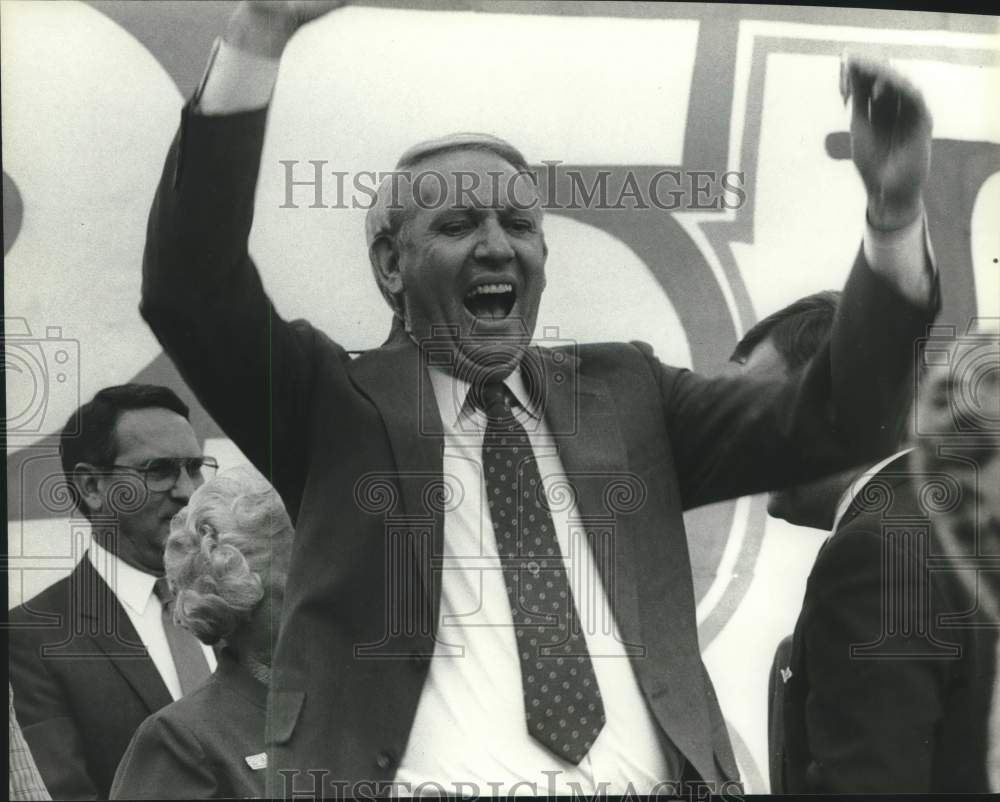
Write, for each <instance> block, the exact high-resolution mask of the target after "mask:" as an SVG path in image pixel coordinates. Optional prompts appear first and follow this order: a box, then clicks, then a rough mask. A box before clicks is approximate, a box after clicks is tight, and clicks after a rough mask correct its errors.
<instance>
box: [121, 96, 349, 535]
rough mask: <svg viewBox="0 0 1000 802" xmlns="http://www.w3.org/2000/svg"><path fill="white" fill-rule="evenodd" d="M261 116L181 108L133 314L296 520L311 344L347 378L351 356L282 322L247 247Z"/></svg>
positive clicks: (313, 358)
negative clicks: (139, 298)
mask: <svg viewBox="0 0 1000 802" xmlns="http://www.w3.org/2000/svg"><path fill="white" fill-rule="evenodd" d="M266 119H267V111H266V109H265V110H260V111H253V112H244V113H238V114H230V115H222V116H205V115H200V114H196V113H194V112H193V111H192V110H191V109H190V108H189V107H187V108H185V109H184V111H183V112H182V117H181V126H180V130H179V132H178V134H177V136H176V137H175V139H174V141H173V144H172V145H171V147H170V151H169V153H168V155H167V159H166V164H165V166H164V170H163V174H162V177H161V179H160V184H159V187H158V188H157V191H156V196H155V199H154V201H153V205H152V209H151V211H150V216H149V225H148V229H147V238H146V249H145V254H144V259H143V281H142V303H141V305H140V311H141V313H142V316H143V317H144V318H145V320H146V321H147V323H148V324H149V325H150V327H151V328H152V330H153V332H154V333H155V334H156V336H157V338H158V339H159V341H160V343H161V344H162V345H163V348H164V350H165V351H166V353H167V354H168V355H169V356H170V358H171V359H172V360H173V361H174V363H175V364H176V365H177V367H178V369H179V371H180V373H181V375H182V376H183V377H184V380H185V381H186V382H187V383H188V384H189V385H190V387H191V388H192V389H193V390H194V392H195V394H196V395H197V396H198V398H199V400H200V401H201V402H202V404H204V406H205V408H206V409H207V410H208V412H209V414H211V415H212V417H213V418H214V419H215V420H216V421H217V422H218V423H219V425H220V426H221V427H222V429H223V430H224V431H225V432H226V434H227V435H229V437H231V438H232V439H233V440H234V442H235V443H236V444H237V445H238V446H239V447H240V448H241V449H242V451H243V453H244V454H246V455H247V457H248V458H249V459H250V460H251V461H252V462H253V463H254V464H255V465H256V466H257V467H258V469H260V470H261V472H262V473H264V475H265V476H268V477H269V478H270V479H271V481H272V482H273V483H274V484H275V486H276V487H277V488H278V490H279V491H280V492H281V494H282V496H284V498H285V502H286V505H288V506H289V511H290V512H291V513H292V515H293V516H294V509H295V506H296V503H297V499H298V495H299V493H300V492H301V485H302V481H303V478H302V476H303V471H304V467H305V464H306V462H307V459H306V449H307V445H308V443H307V438H306V437H305V431H306V426H307V411H308V405H309V400H310V395H311V391H312V388H313V385H314V382H315V374H316V366H317V363H318V362H319V361H320V360H319V359H318V358H317V357H318V352H319V350H320V348H321V347H322V349H323V351H324V353H323V357H324V368H326V365H327V363H329V365H330V367H329V368H328V369H331V370H334V371H338V370H339V371H342V372H344V373H345V381H346V370H345V366H346V364H347V362H348V360H349V358H348V356H347V354H346V353H345V352H344V351H343V349H340V348H339V347H338V346H335V345H334V344H333V343H331V342H330V341H329V340H328V339H327V338H325V337H323V336H322V335H321V334H319V333H318V332H316V330H315V329H313V328H312V327H311V326H310V325H309V324H307V323H305V322H304V321H297V322H293V323H289V322H287V321H285V320H283V319H282V318H281V316H280V315H279V314H278V313H277V311H276V310H275V309H274V307H273V305H272V303H271V301H270V299H269V298H268V296H267V293H266V292H265V289H264V286H263V284H262V282H261V279H260V276H259V274H258V272H257V269H256V266H255V265H254V262H253V260H252V259H251V257H250V255H249V252H248V244H247V243H248V239H249V236H250V230H251V227H252V223H253V209H254V194H255V190H256V184H257V174H258V170H259V166H260V157H261V149H262V146H263V139H264V130H265V124H266ZM321 344H322V345H321ZM331 354H332V356H331Z"/></svg>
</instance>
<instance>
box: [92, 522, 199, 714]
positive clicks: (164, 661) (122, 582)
mask: <svg viewBox="0 0 1000 802" xmlns="http://www.w3.org/2000/svg"><path fill="white" fill-rule="evenodd" d="M87 559H89V560H90V564H91V565H93V566H94V570H95V571H97V573H98V574H99V575H100V577H101V579H103V580H104V581H105V582H106V583H107V584H108V587H110V588H111V592H112V593H114V594H115V598H117V599H118V601H119V602H121V605H122V607H124V608H125V614H126V615H128V620H129V621H131V622H132V626H134V627H135V631H136V632H137V633H138V635H139V639H140V640H141V641H142V642H143V645H145V647H146V650H147V651H148V652H149V656H150V658H151V659H152V661H153V665H155V666H156V670H157V671H159V672H160V676H161V677H162V678H163V682H164V684H165V685H166V686H167V690H168V691H170V695H171V697H173V698H174V699H175V700H176V699H180V698H181V695H182V694H181V683H180V680H179V679H178V678H177V669H176V668H175V667H174V658H173V655H171V654H170V644H169V643H168V642H167V635H166V633H165V632H164V631H163V619H162V618H161V615H162V613H161V610H162V607H161V605H160V600H159V599H158V598H156V594H155V593H153V584H154V583H155V582H156V577H155V576H153V575H152V574H147V573H146V572H145V571H140V570H139V569H138V568H136V567H134V566H132V565H129V564H128V563H127V562H125V561H124V560H122V559H121V558H120V557H118V556H117V555H115V554H112V553H111V552H109V551H108V550H107V549H105V548H103V547H101V546H100V545H99V544H98V543H97V540H96V539H93V538H92V539H91V541H90V548H89V549H87ZM201 647H202V649H203V650H204V652H205V657H206V659H207V660H208V667H209V669H210V670H211V671H215V665H216V660H215V652H213V651H212V648H211V647H210V646H205V644H201Z"/></svg>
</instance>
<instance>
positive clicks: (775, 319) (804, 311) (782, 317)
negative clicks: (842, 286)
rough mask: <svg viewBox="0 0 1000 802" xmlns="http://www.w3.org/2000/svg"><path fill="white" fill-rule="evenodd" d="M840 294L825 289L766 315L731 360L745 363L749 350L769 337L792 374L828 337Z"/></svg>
mask: <svg viewBox="0 0 1000 802" xmlns="http://www.w3.org/2000/svg"><path fill="white" fill-rule="evenodd" d="M840 295H841V294H840V293H839V292H836V291H834V290H824V291H823V292H817V293H814V294H813V295H807V296H806V297H805V298H800V299H799V300H797V301H795V302H794V303H791V304H789V305H788V306H786V307H785V308H784V309H779V310H778V311H777V312H775V313H773V314H771V315H768V316H767V317H766V318H764V319H763V320H761V321H759V322H758V323H757V324H755V325H754V326H753V327H752V328H751V329H750V331H748V332H747V333H746V334H745V335H743V339H742V340H740V341H739V343H738V344H737V345H736V349H735V350H734V351H733V355H732V356H731V357H729V359H730V361H732V362H744V361H745V360H746V358H747V357H748V356H749V355H750V352H751V351H753V350H754V349H755V348H756V347H757V346H758V345H760V344H761V343H762V342H764V340H766V339H768V338H770V339H771V342H772V343H774V349H775V350H776V351H777V352H778V354H779V355H780V356H781V358H782V359H783V360H784V361H785V364H787V365H788V372H789V373H795V372H796V371H797V370H799V369H801V368H802V367H803V366H804V365H805V364H806V363H807V362H808V361H809V360H810V359H812V358H813V356H814V355H815V353H816V351H818V350H819V347H820V346H821V345H822V344H823V341H824V340H825V339H826V338H827V337H828V336H829V334H830V330H831V329H832V328H833V319H834V318H835V317H836V315H837V305H838V304H839V303H840Z"/></svg>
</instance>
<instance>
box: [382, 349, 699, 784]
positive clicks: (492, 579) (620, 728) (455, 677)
mask: <svg viewBox="0 0 1000 802" xmlns="http://www.w3.org/2000/svg"><path fill="white" fill-rule="evenodd" d="M430 376H431V384H432V386H433V388H434V395H435V398H436V400H437V404H438V409H439V411H440V413H441V419H442V424H443V428H444V477H445V481H446V482H448V483H449V484H451V485H452V486H453V487H455V488H456V490H457V492H460V493H461V494H464V498H463V500H462V503H461V504H459V505H457V506H456V507H455V508H454V509H449V510H448V511H447V512H446V514H445V520H444V557H443V564H442V575H441V612H440V615H439V618H438V632H437V643H436V646H435V650H434V658H433V659H432V660H431V663H430V670H429V673H428V676H427V680H426V682H425V684H424V688H423V693H422V694H421V697H420V702H419V704H418V706H417V713H416V718H415V720H414V722H413V729H412V731H411V732H410V739H409V744H408V746H407V749H406V752H405V754H404V755H403V758H402V760H401V762H400V767H399V769H398V771H397V773H396V778H395V779H396V782H397V783H401V784H403V788H404V789H407V788H408V789H409V790H410V791H412V790H414V789H416V788H417V787H418V786H420V785H421V783H426V782H436V783H438V784H440V785H443V786H444V788H445V789H446V790H449V791H451V792H454V791H455V790H456V783H461V782H466V783H477V784H478V786H479V788H480V789H481V790H482V792H483V793H490V794H491V795H497V794H504V795H507V794H518V793H520V794H535V795H545V794H550V793H557V794H560V793H561V794H571V793H573V792H574V790H577V791H580V790H582V791H583V792H584V793H586V794H588V795H593V794H594V793H595V792H597V791H599V790H600V789H601V784H602V783H606V785H605V786H604V792H605V793H607V794H611V795H615V794H625V793H626V792H627V791H628V789H629V787H631V788H632V789H633V790H634V791H635V792H636V793H649V792H650V791H651V790H652V789H653V786H655V785H656V783H658V782H661V781H665V780H677V779H680V777H679V773H680V766H679V761H678V758H677V757H676V754H675V755H670V756H664V755H663V751H662V749H661V748H660V745H659V741H658V739H657V735H656V732H657V726H656V724H655V722H654V721H653V718H652V716H651V715H650V713H649V710H648V709H647V707H646V704H645V701H644V700H643V696H642V692H641V691H640V689H639V684H638V682H637V681H636V679H635V676H634V674H633V673H632V666H631V663H630V661H629V659H628V656H627V654H626V652H625V648H624V646H623V645H622V643H621V638H620V635H619V633H618V628H617V625H616V624H615V621H614V618H613V616H612V613H611V608H610V605H609V603H608V599H607V597H606V595H605V591H604V586H603V584H602V582H601V579H600V573H599V571H598V569H597V566H596V565H595V564H594V560H593V554H592V552H591V549H590V547H589V546H588V544H587V542H586V540H585V539H583V537H582V536H580V535H579V534H577V535H574V534H573V530H574V522H576V521H578V520H579V514H578V513H577V510H576V507H575V505H570V506H568V507H563V506H562V505H558V504H553V510H552V522H553V524H554V526H555V531H556V533H557V537H558V540H559V547H560V550H561V551H562V556H563V562H564V564H565V567H566V577H567V579H568V581H569V583H570V588H571V589H572V591H573V597H574V599H575V600H576V607H577V610H578V611H579V615H580V627H581V630H582V632H583V633H584V635H585V637H586V640H587V649H588V651H589V652H590V656H591V660H592V662H593V665H594V671H595V674H596V675H597V681H598V684H599V686H600V688H601V696H602V698H603V701H604V709H605V712H606V716H607V722H606V723H605V725H604V728H603V729H602V730H601V734H600V735H599V736H598V738H597V741H596V742H595V743H594V745H593V747H592V748H591V749H590V751H589V753H588V754H587V756H586V757H584V759H583V761H582V762H581V763H580V764H579V765H578V766H574V765H573V764H571V763H568V762H566V761H564V760H561V759H559V758H557V757H556V756H555V755H553V754H552V753H551V752H550V751H549V750H547V749H545V748H544V747H542V746H541V745H539V744H538V743H537V742H536V741H535V740H534V739H532V738H530V737H528V734H527V729H526V724H525V711H524V699H523V693H522V685H521V664H520V661H519V659H518V653H517V642H516V639H515V636H514V630H513V627H512V624H511V609H510V602H509V600H508V596H507V591H506V587H505V584H504V577H503V571H502V569H501V568H500V563H499V559H498V557H497V547H496V540H495V535H494V531H493V522H492V519H491V517H490V511H489V507H488V505H487V504H486V503H485V502H484V498H485V492H484V491H485V479H484V478H483V470H482V468H483V466H482V445H483V436H484V433H485V427H486V417H485V415H484V414H483V413H482V412H481V411H478V410H473V409H471V408H470V407H468V406H463V402H464V400H465V398H466V395H467V394H468V389H469V385H468V384H467V383H466V382H463V381H461V380H459V379H456V378H455V377H453V376H451V375H450V374H447V373H444V372H443V371H440V370H436V369H432V370H431V371H430ZM506 384H507V387H508V388H509V389H510V390H511V392H513V394H514V396H515V397H516V398H517V399H518V401H519V402H520V403H521V404H522V408H521V409H520V410H518V412H519V413H520V414H519V415H518V417H519V418H520V419H521V420H522V422H523V425H524V428H525V430H526V431H527V432H528V437H529V439H530V440H531V445H532V449H533V450H534V452H535V457H536V460H537V463H538V469H539V473H540V474H541V477H542V484H543V485H544V486H545V490H546V494H547V495H548V497H549V498H550V499H555V498H559V496H560V494H559V491H558V490H554V489H553V488H554V487H555V486H556V485H558V484H560V483H565V482H566V477H565V472H564V470H563V466H562V461H561V460H560V458H559V455H558V453H557V450H556V447H555V445H554V441H553V438H552V436H551V434H550V433H549V431H548V427H547V425H546V423H545V420H544V418H542V417H540V416H539V415H538V414H537V411H536V410H534V409H530V408H529V407H527V404H528V400H529V395H528V393H527V392H526V391H525V387H524V383H523V380H522V376H521V374H520V372H515V373H514V374H512V375H511V376H509V377H508V379H507V380H506ZM459 489H460V490H459ZM519 783H520V784H519ZM574 784H575V788H574ZM629 784H631V786H630V785H629ZM427 787H429V788H433V786H432V785H431V786H427ZM487 789H490V790H487ZM458 790H460V789H458ZM403 793H404V794H405V793H406V791H405V790H404V792H403Z"/></svg>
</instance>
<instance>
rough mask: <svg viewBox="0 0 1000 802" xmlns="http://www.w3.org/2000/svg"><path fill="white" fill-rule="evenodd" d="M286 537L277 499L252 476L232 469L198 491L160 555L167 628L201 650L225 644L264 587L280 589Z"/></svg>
mask: <svg viewBox="0 0 1000 802" xmlns="http://www.w3.org/2000/svg"><path fill="white" fill-rule="evenodd" d="M291 535H292V524H291V521H290V520H289V518H288V514H287V512H286V511H285V507H284V505H283V504H282V502H281V497H280V496H279V495H278V492H277V491H276V490H275V489H274V488H273V487H272V486H271V485H270V484H268V482H267V481H266V480H265V479H264V478H263V477H261V476H260V475H259V474H257V473H255V472H253V471H251V470H249V469H245V468H234V469H230V470H228V471H225V472H223V473H221V474H219V475H218V476H216V477H214V478H213V479H211V480H209V481H208V482H206V483H205V484H204V485H202V486H201V487H199V488H198V489H197V490H196V491H195V492H194V494H193V495H192V496H191V501H190V502H189V503H188V506H187V507H185V508H184V509H183V510H181V511H180V512H179V513H178V514H177V515H176V516H175V518H174V520H173V522H172V523H171V526H170V537H169V538H168V539H167V545H166V553H165V555H164V567H165V570H166V576H167V579H168V580H169V582H170V586H171V588H172V589H173V590H174V593H175V594H176V602H175V605H174V618H175V620H176V621H177V622H178V623H179V624H180V625H181V626H184V627H186V628H187V629H189V630H190V631H191V632H193V633H194V634H195V635H196V636H197V637H198V638H199V639H200V640H201V641H202V642H204V643H208V644H212V643H217V642H218V641H219V640H221V639H223V638H227V637H229V636H231V635H232V634H233V632H235V631H236V629H237V628H238V627H239V626H240V625H241V624H243V623H244V622H246V621H248V620H249V619H250V617H251V615H252V614H253V611H254V609H255V608H256V607H257V605H258V604H259V603H260V601H261V599H263V598H264V595H265V593H266V591H267V589H268V588H269V587H271V586H274V585H277V586H279V587H283V586H284V584H285V580H286V578H287V577H286V572H287V564H288V560H287V556H288V552H289V551H290V549H291Z"/></svg>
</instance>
